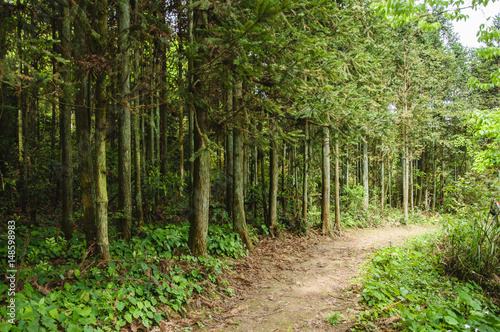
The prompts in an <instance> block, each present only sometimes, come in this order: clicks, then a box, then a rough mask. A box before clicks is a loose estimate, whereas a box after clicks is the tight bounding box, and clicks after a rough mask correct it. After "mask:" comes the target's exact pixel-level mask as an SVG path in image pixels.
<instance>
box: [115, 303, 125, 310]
mask: <svg viewBox="0 0 500 332" xmlns="http://www.w3.org/2000/svg"><path fill="white" fill-rule="evenodd" d="M123 308H125V304H124V303H123V302H122V301H118V302H116V309H118V311H122V310H123Z"/></svg>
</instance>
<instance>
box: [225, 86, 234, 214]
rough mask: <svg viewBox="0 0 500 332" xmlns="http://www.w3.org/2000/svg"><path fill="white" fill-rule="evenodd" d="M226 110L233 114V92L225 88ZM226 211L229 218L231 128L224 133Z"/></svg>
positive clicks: (231, 195) (230, 205)
mask: <svg viewBox="0 0 500 332" xmlns="http://www.w3.org/2000/svg"><path fill="white" fill-rule="evenodd" d="M226 110H227V113H228V114H233V91H232V88H231V87H228V88H227V103H226ZM226 141H227V142H226V144H227V147H226V152H227V158H226V211H227V212H228V213H229V215H230V216H232V214H233V210H234V209H233V197H234V196H233V193H234V190H233V175H234V165H233V160H234V152H233V144H234V140H233V128H227V131H226Z"/></svg>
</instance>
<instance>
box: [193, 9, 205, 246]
mask: <svg viewBox="0 0 500 332" xmlns="http://www.w3.org/2000/svg"><path fill="white" fill-rule="evenodd" d="M190 3H191V1H190ZM194 10H195V11H196V13H195V15H194V16H197V15H200V14H202V13H201V10H199V9H194ZM195 20H196V18H195ZM196 21H197V22H201V21H202V20H201V19H197V20H196ZM197 25H198V24H197ZM200 28H202V29H203V28H205V27H203V26H200ZM200 30H201V29H200ZM196 32H197V36H196V37H195V40H194V41H196V43H197V44H198V45H201V44H203V42H204V36H203V35H202V34H203V32H202V31H196ZM198 33H199V34H200V35H198ZM199 65H200V66H203V62H201V63H200V64H199ZM193 69H195V71H196V69H197V68H193ZM203 81H204V79H203V77H201V76H199V75H193V77H192V81H191V86H190V90H191V93H192V94H193V96H194V98H195V99H197V98H200V99H202V98H203V97H202V96H203V91H202V90H204V89H203V88H205V87H204V86H203V84H202V82H203ZM194 109H195V112H194V119H193V120H194V123H193V125H194V128H193V130H194V151H196V152H195V154H196V158H195V159H194V169H193V171H194V173H193V186H192V190H193V192H192V199H191V214H190V228H189V239H188V245H189V249H190V250H191V254H192V255H194V256H207V233H208V217H209V215H208V214H209V205H210V151H209V150H208V146H207V144H208V142H207V138H206V135H208V132H209V129H210V128H209V127H210V126H209V121H210V119H209V117H208V110H207V109H206V106H204V105H201V104H200V103H195V105H194Z"/></svg>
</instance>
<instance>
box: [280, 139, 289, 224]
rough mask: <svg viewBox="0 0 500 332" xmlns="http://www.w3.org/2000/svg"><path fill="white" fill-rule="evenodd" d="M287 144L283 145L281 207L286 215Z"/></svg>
mask: <svg viewBox="0 0 500 332" xmlns="http://www.w3.org/2000/svg"><path fill="white" fill-rule="evenodd" d="M285 168H286V143H285V142H284V143H283V159H282V160H281V207H282V209H283V213H285V214H286V199H287V196H288V195H287V189H286V170H285Z"/></svg>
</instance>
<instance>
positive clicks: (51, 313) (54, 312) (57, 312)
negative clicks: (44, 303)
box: [49, 308, 59, 319]
mask: <svg viewBox="0 0 500 332" xmlns="http://www.w3.org/2000/svg"><path fill="white" fill-rule="evenodd" d="M58 314H59V310H57V308H55V309H52V310H50V311H49V315H50V317H52V318H54V319H55V318H56V317H57V315H58Z"/></svg>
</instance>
